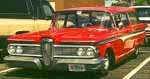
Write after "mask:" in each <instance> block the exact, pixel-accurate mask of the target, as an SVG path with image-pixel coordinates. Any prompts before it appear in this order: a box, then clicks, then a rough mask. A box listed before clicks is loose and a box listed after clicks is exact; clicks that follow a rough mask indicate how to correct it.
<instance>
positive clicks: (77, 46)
mask: <svg viewBox="0 0 150 79" xmlns="http://www.w3.org/2000/svg"><path fill="white" fill-rule="evenodd" d="M53 46H54V47H76V48H79V47H81V48H82V47H86V48H89V47H90V48H92V49H94V50H96V48H95V47H94V46H87V45H84V46H83V45H53Z"/></svg>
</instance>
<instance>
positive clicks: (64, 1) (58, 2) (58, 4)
mask: <svg viewBox="0 0 150 79" xmlns="http://www.w3.org/2000/svg"><path fill="white" fill-rule="evenodd" d="M49 1H50V3H51V5H52V6H53V7H54V9H55V10H61V9H65V8H73V7H82V6H104V5H105V1H104V0H49Z"/></svg>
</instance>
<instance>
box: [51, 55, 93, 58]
mask: <svg viewBox="0 0 150 79" xmlns="http://www.w3.org/2000/svg"><path fill="white" fill-rule="evenodd" d="M54 57H55V58H94V57H95V56H57V55H55V56H54Z"/></svg>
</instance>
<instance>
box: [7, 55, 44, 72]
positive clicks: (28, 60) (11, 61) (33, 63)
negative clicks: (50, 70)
mask: <svg viewBox="0 0 150 79" xmlns="http://www.w3.org/2000/svg"><path fill="white" fill-rule="evenodd" d="M4 60H5V61H6V62H7V63H8V65H9V66H11V67H22V68H29V69H39V70H41V69H42V64H41V61H40V59H39V58H33V57H20V56H6V57H5V58H4Z"/></svg>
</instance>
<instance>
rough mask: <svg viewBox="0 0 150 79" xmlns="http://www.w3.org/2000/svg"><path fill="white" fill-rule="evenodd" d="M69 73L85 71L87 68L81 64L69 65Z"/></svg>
mask: <svg viewBox="0 0 150 79" xmlns="http://www.w3.org/2000/svg"><path fill="white" fill-rule="evenodd" d="M68 68H69V71H85V66H84V65H81V64H69V65H68Z"/></svg>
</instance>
